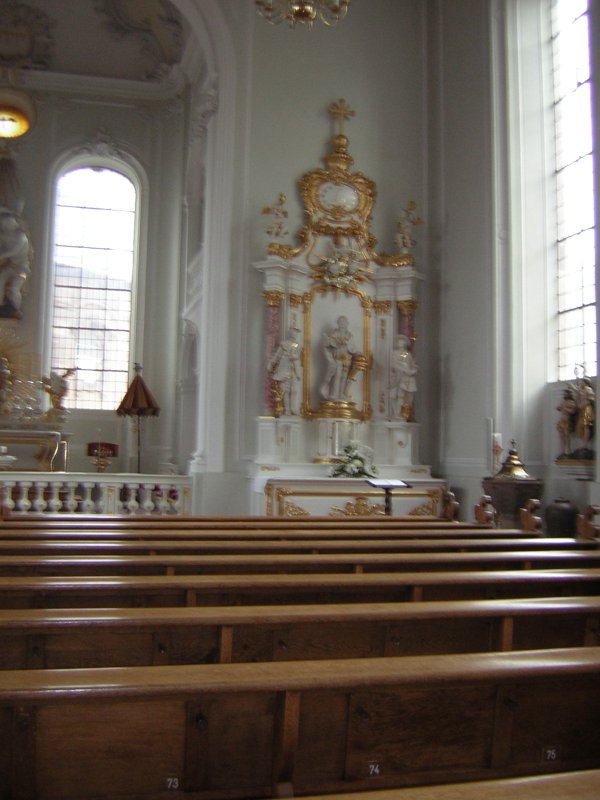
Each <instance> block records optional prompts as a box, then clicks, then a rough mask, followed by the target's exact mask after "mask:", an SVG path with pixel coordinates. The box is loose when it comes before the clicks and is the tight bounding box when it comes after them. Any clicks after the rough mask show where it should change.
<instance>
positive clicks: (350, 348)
mask: <svg viewBox="0 0 600 800" xmlns="http://www.w3.org/2000/svg"><path fill="white" fill-rule="evenodd" d="M323 353H324V354H325V360H326V363H327V367H326V373H325V378H324V380H323V382H322V384H321V396H322V397H323V399H324V400H333V401H342V402H348V401H351V400H352V395H351V389H352V386H351V384H352V382H353V380H354V376H355V374H356V372H357V368H360V367H358V362H359V361H360V360H361V359H362V358H363V356H362V353H361V352H360V351H359V349H358V347H357V345H356V344H355V342H354V337H353V335H352V333H351V331H350V330H349V328H348V318H347V317H345V316H341V317H338V318H337V322H336V327H335V328H333V329H332V330H331V331H330V332H329V333H324V334H323Z"/></svg>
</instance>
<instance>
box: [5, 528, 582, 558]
mask: <svg viewBox="0 0 600 800" xmlns="http://www.w3.org/2000/svg"><path fill="white" fill-rule="evenodd" d="M549 549H552V551H556V550H560V551H564V550H569V551H575V552H577V551H581V550H592V551H593V550H596V549H598V545H597V544H596V543H595V542H593V541H590V540H587V541H577V540H575V539H573V538H567V537H564V538H553V539H551V540H549V539H542V538H541V537H538V538H529V537H527V538H525V537H521V538H517V537H514V538H506V539H492V538H483V537H481V538H470V539H469V538H466V539H465V538H462V537H452V538H450V537H446V538H441V539H440V538H437V537H436V538H428V539H405V538H403V539H387V538H386V539H383V538H377V539H375V538H369V539H367V540H365V539H345V538H341V537H340V538H336V539H303V538H300V539H295V540H293V541H288V540H283V539H272V540H264V539H263V540H259V541H248V540H247V539H237V538H236V539H228V540H219V539H212V538H211V539H185V540H172V539H151V540H147V541H140V540H131V539H129V540H121V541H114V540H113V541H106V540H94V539H88V538H87V536H86V534H85V533H82V534H81V535H80V537H79V538H76V539H75V538H70V539H55V540H54V541H48V540H44V541H40V540H31V539H29V540H25V541H24V540H19V539H10V540H3V539H2V538H1V537H0V556H5V555H82V556H93V555H165V554H173V555H187V554H190V555H204V554H206V555H225V554H239V555H245V554H264V555H275V554H297V553H309V554H316V553H323V554H328V553H436V552H490V551H491V552H502V551H506V550H508V551H511V552H517V551H522V550H531V551H538V550H549Z"/></svg>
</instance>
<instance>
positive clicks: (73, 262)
mask: <svg viewBox="0 0 600 800" xmlns="http://www.w3.org/2000/svg"><path fill="white" fill-rule="evenodd" d="M135 249H136V190H135V187H134V185H133V183H132V182H131V180H129V178H127V177H126V176H125V175H123V174H122V173H120V172H117V171H115V170H114V169H106V168H98V167H80V168H76V169H72V170H70V171H68V172H65V173H64V174H63V175H62V176H60V178H59V179H58V183H57V193H56V206H55V226H54V254H53V267H54V279H53V286H54V301H53V319H52V345H51V348H52V349H51V356H50V360H51V365H50V368H51V370H52V371H56V372H58V373H60V374H62V372H63V371H64V370H67V369H70V368H72V367H77V371H76V372H75V374H74V375H73V376H72V377H71V378H70V380H69V393H68V394H67V396H66V398H65V405H66V406H68V407H70V408H80V409H84V408H90V409H92V408H93V409H111V410H112V409H116V407H117V406H118V404H119V402H120V401H121V399H122V397H123V395H124V394H125V391H126V389H127V378H128V368H129V363H130V333H131V312H132V289H133V276H134V265H135Z"/></svg>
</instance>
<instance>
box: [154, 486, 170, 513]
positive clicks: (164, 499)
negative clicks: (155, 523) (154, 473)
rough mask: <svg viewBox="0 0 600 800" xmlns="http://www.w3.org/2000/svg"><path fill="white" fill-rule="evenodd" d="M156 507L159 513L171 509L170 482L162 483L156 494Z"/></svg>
mask: <svg viewBox="0 0 600 800" xmlns="http://www.w3.org/2000/svg"><path fill="white" fill-rule="evenodd" d="M156 507H157V509H158V513H159V514H166V513H167V512H168V510H169V484H168V483H161V484H159V487H158V492H157V494H156Z"/></svg>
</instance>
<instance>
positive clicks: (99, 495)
mask: <svg viewBox="0 0 600 800" xmlns="http://www.w3.org/2000/svg"><path fill="white" fill-rule="evenodd" d="M107 489H108V487H107V485H106V484H105V483H97V484H96V503H95V506H94V508H95V510H96V513H97V514H105V513H106V494H107Z"/></svg>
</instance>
